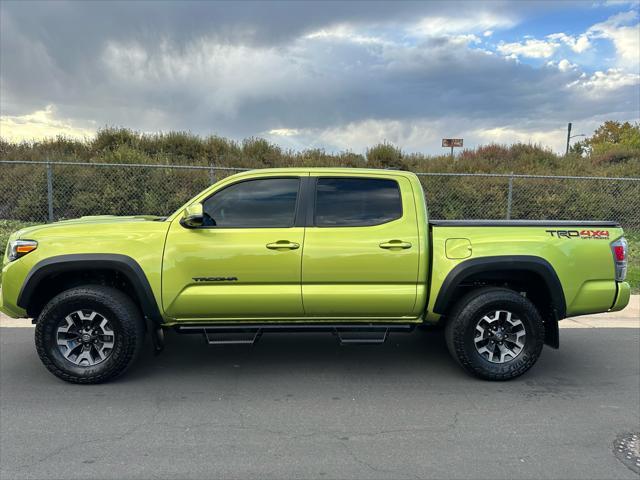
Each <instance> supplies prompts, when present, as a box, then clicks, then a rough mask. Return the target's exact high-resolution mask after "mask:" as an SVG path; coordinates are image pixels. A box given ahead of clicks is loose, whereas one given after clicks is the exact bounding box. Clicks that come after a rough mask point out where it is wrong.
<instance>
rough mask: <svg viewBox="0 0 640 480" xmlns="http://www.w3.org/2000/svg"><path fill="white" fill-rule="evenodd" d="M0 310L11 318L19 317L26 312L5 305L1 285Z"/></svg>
mask: <svg viewBox="0 0 640 480" xmlns="http://www.w3.org/2000/svg"><path fill="white" fill-rule="evenodd" d="M0 312H2V313H4V314H5V315H8V316H9V317H11V318H21V317H24V316H25V315H26V312H24V311H19V310H14V309H11V308H9V306H8V305H6V303H5V301H4V296H3V295H2V287H0Z"/></svg>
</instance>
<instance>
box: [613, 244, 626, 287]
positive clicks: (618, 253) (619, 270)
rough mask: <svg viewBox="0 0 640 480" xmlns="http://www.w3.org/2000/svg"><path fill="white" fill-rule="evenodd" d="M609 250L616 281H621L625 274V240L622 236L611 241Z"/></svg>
mask: <svg viewBox="0 0 640 480" xmlns="http://www.w3.org/2000/svg"><path fill="white" fill-rule="evenodd" d="M611 252H612V253H613V261H614V263H615V267H616V282H622V281H623V280H624V279H625V277H626V276H627V240H626V239H625V238H624V237H622V238H620V239H618V240H616V241H615V242H613V243H612V244H611Z"/></svg>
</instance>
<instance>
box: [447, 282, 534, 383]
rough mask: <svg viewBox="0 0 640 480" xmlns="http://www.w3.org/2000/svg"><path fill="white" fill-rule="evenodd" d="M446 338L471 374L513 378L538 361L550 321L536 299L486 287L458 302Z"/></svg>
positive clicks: (500, 378) (482, 376)
mask: <svg viewBox="0 0 640 480" xmlns="http://www.w3.org/2000/svg"><path fill="white" fill-rule="evenodd" d="M445 338H446V341H447V347H448V348H449V352H450V353H451V355H452V356H453V357H454V358H455V359H456V360H457V362H458V363H459V364H460V365H461V366H462V368H464V369H465V370H466V371H468V372H469V373H471V374H473V375H475V376H477V377H480V378H483V379H486V380H510V379H512V378H515V377H518V376H520V375H522V374H523V373H524V372H526V371H527V370H529V369H530V368H531V367H532V366H533V365H534V364H535V363H536V361H537V360H538V357H539V356H540V353H541V352H542V346H543V343H544V322H543V320H542V317H541V316H540V313H538V310H537V309H536V307H535V306H534V305H533V303H531V302H530V301H529V300H528V299H526V298H525V297H523V296H522V295H520V294H518V293H517V292H514V291H513V290H509V289H507V288H493V287H490V288H482V289H479V290H475V291H473V292H471V293H469V294H467V295H465V296H464V297H463V298H462V299H460V301H459V302H458V303H457V304H456V305H455V307H454V308H453V310H452V312H451V315H450V318H449V319H448V321H447V323H446V328H445Z"/></svg>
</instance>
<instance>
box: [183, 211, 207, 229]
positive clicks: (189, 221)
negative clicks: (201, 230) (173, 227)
mask: <svg viewBox="0 0 640 480" xmlns="http://www.w3.org/2000/svg"><path fill="white" fill-rule="evenodd" d="M203 224H204V217H203V216H202V215H197V214H196V215H189V216H187V217H182V218H181V219H180V225H182V226H183V227H184V228H198V227H201V226H202V225H203Z"/></svg>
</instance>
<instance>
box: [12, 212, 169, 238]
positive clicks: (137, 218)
mask: <svg viewBox="0 0 640 480" xmlns="http://www.w3.org/2000/svg"><path fill="white" fill-rule="evenodd" d="M165 218H166V217H157V216H153V215H131V216H126V217H118V216H116V215H92V216H87V217H80V218H74V219H70V220H61V221H59V222H54V223H46V224H43V225H34V226H32V227H26V228H23V229H21V230H18V231H17V232H15V233H14V234H13V235H12V237H13V238H26V237H28V236H29V235H31V234H33V233H35V232H39V231H41V230H46V229H49V228H55V227H62V226H65V225H107V224H114V223H131V222H160V221H163V220H164V219H165Z"/></svg>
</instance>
